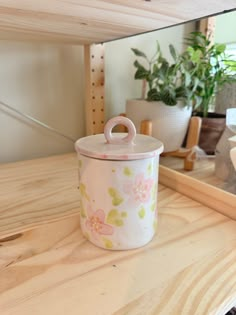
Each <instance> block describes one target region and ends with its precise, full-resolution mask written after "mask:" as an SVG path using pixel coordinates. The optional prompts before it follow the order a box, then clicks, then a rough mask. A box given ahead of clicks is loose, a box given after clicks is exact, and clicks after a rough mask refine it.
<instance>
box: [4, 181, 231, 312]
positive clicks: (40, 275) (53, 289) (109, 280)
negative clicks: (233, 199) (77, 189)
mask: <svg viewBox="0 0 236 315" xmlns="http://www.w3.org/2000/svg"><path fill="white" fill-rule="evenodd" d="M235 245H236V222H235V221H233V220H231V219H229V218H227V217H225V216H223V215H221V214H219V213H217V212H215V211H214V210H212V209H210V208H207V207H204V206H202V205H201V204H199V203H198V202H195V201H193V200H191V199H189V198H187V197H184V196H182V195H181V194H179V193H177V192H175V191H173V190H171V189H169V188H166V187H164V186H162V185H159V225H158V232H157V235H156V236H155V238H154V239H153V240H152V241H151V242H150V243H149V244H148V245H147V246H145V247H143V248H140V249H137V250H129V251H116V252H112V251H106V250H103V249H99V248H97V247H95V246H94V245H92V244H90V243H89V242H88V241H86V240H85V239H84V238H83V236H82V235H81V231H80V228H79V218H78V216H77V215H75V216H74V217H71V218H67V219H61V220H60V221H58V222H54V223H50V224H45V225H41V226H38V227H37V226H35V228H34V229H32V230H29V231H27V232H22V234H18V235H15V237H14V236H13V237H11V238H8V239H4V240H0V279H1V281H0V314H1V315H16V314H17V315H32V314H37V315H41V314H42V315H45V314H56V315H64V314H67V315H78V314H86V315H94V314H96V315H112V314H115V315H125V314H129V315H143V314H145V315H171V314H173V311H174V313H175V314H181V315H189V314H191V315H206V314H207V315H224V314H225V313H226V312H227V311H228V310H229V309H230V308H231V307H232V306H233V305H234V304H235V302H236V285H235V283H236V249H235V248H236V247H235Z"/></svg>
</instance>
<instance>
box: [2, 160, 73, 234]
mask: <svg viewBox="0 0 236 315" xmlns="http://www.w3.org/2000/svg"><path fill="white" fill-rule="evenodd" d="M77 174H78V171H77V158H76V155H75V154H69V155H60V156H53V157H49V158H43V159H37V160H31V161H23V162H18V163H9V164H3V165H1V166H0V238H2V237H6V236H8V235H12V234H15V233H19V232H21V231H22V230H23V231H24V230H27V229H30V228H33V227H35V226H38V225H39V224H43V223H46V222H50V221H53V220H59V219H61V218H64V217H68V216H71V215H74V214H76V213H78V211H79V192H78V189H77V187H78V176H77Z"/></svg>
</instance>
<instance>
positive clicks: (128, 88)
mask: <svg viewBox="0 0 236 315" xmlns="http://www.w3.org/2000/svg"><path fill="white" fill-rule="evenodd" d="M194 30H195V23H187V24H185V25H180V26H175V27H170V28H168V29H164V30H158V31H155V32H150V33H146V34H143V35H138V36H134V37H130V38H126V39H121V40H117V41H113V42H110V43H107V44H106V46H105V61H106V64H105V66H106V68H105V80H106V84H105V85H106V115H107V118H110V117H111V116H114V115H118V114H119V113H122V112H124V111H125V103H126V100H127V99H130V98H140V97H141V86H142V82H141V81H140V80H138V81H137V80H134V73H135V68H134V66H133V62H134V60H135V59H136V57H135V56H134V54H133V52H132V51H131V48H138V49H140V50H142V51H144V52H145V53H146V54H147V55H148V56H149V57H151V56H153V54H154V53H155V48H156V46H155V45H156V40H158V41H159V43H160V45H161V49H162V51H163V55H164V56H165V57H168V58H169V57H170V54H169V48H168V46H169V44H173V45H174V46H175V48H176V49H177V51H179V52H181V51H182V49H183V47H184V45H183V41H184V38H185V37H186V36H187V35H188V34H189V33H190V32H192V31H194Z"/></svg>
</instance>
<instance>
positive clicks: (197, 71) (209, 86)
mask: <svg viewBox="0 0 236 315" xmlns="http://www.w3.org/2000/svg"><path fill="white" fill-rule="evenodd" d="M186 44H187V45H188V47H187V49H186V50H185V52H184V53H183V54H182V55H181V58H182V59H183V63H184V64H185V66H184V69H185V71H186V72H187V75H190V76H191V84H190V89H188V99H189V100H190V102H191V104H192V106H193V114H194V115H198V116H201V117H203V118H202V128H201V132H200V139H199V146H200V147H201V148H202V149H203V150H204V151H205V152H206V153H207V154H215V150H216V144H217V143H218V141H219V139H220V137H221V135H222V133H223V131H224V129H225V114H219V113H215V112H214V101H215V97H217V93H218V92H219V90H220V89H222V87H224V85H225V84H226V83H228V84H230V83H233V82H236V77H235V73H236V72H235V71H236V61H235V60H233V59H232V58H231V56H230V55H228V54H227V53H226V45H225V44H218V43H212V42H211V41H210V40H209V38H207V37H206V36H205V35H204V34H202V33H200V32H193V33H191V34H190V36H189V37H188V38H187V39H186ZM212 111H213V112H212Z"/></svg>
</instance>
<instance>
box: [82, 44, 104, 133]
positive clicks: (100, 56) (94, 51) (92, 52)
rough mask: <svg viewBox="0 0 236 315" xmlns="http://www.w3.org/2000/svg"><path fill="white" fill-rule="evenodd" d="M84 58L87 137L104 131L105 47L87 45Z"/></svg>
mask: <svg viewBox="0 0 236 315" xmlns="http://www.w3.org/2000/svg"><path fill="white" fill-rule="evenodd" d="M84 56H85V58H84V59H85V79H86V81H85V86H86V88H85V91H86V95H85V103H86V107H85V108H86V135H94V134H97V133H103V129H104V116H105V115H104V45H102V44H99V45H90V46H89V45H86V46H85V48H84Z"/></svg>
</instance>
